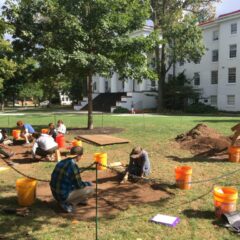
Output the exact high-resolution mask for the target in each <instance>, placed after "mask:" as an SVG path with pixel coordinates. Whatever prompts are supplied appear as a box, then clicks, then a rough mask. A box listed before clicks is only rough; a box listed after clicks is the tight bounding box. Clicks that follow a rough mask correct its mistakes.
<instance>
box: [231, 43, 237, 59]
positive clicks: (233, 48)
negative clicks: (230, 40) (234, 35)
mask: <svg viewBox="0 0 240 240" xmlns="http://www.w3.org/2000/svg"><path fill="white" fill-rule="evenodd" d="M229 57H230V58H235V57H237V44H232V45H230V46H229Z"/></svg>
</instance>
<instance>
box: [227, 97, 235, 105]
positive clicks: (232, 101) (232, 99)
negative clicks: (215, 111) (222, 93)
mask: <svg viewBox="0 0 240 240" xmlns="http://www.w3.org/2000/svg"><path fill="white" fill-rule="evenodd" d="M227 104H228V105H235V95H227Z"/></svg>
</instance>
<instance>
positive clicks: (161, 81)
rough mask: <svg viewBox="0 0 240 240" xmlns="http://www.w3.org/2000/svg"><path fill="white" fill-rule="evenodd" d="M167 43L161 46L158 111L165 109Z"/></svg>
mask: <svg viewBox="0 0 240 240" xmlns="http://www.w3.org/2000/svg"><path fill="white" fill-rule="evenodd" d="M165 58H166V56H165V44H162V48H161V60H160V76H159V81H158V108H157V111H158V112H161V111H162V110H163V107H164V104H163V98H164V83H165V78H166V64H165V60H166V59H165Z"/></svg>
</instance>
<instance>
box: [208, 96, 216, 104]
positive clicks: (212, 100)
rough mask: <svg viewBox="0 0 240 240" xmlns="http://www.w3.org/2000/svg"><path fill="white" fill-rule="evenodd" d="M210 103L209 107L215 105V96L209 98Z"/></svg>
mask: <svg viewBox="0 0 240 240" xmlns="http://www.w3.org/2000/svg"><path fill="white" fill-rule="evenodd" d="M210 103H211V105H214V106H216V105H217V96H216V95H212V96H210Z"/></svg>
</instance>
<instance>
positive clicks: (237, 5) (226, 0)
mask: <svg viewBox="0 0 240 240" xmlns="http://www.w3.org/2000/svg"><path fill="white" fill-rule="evenodd" d="M4 2H5V0H0V7H1V6H2V5H3V3H4ZM216 7H217V8H216V12H217V16H219V15H221V14H224V13H229V12H233V11H236V10H240V0H221V2H220V3H217V4H216Z"/></svg>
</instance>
